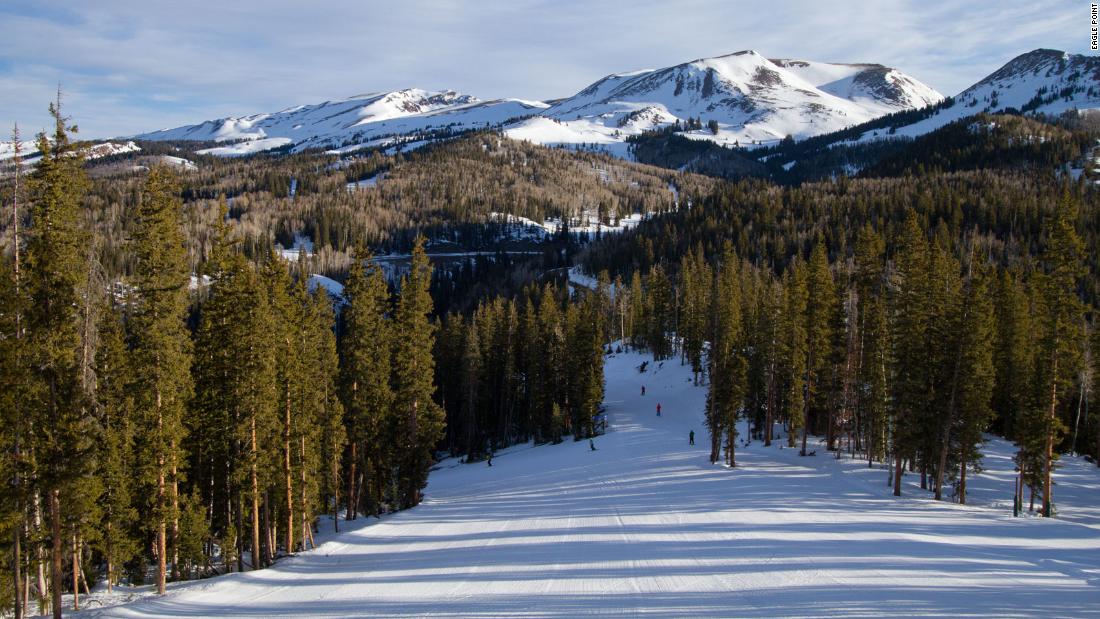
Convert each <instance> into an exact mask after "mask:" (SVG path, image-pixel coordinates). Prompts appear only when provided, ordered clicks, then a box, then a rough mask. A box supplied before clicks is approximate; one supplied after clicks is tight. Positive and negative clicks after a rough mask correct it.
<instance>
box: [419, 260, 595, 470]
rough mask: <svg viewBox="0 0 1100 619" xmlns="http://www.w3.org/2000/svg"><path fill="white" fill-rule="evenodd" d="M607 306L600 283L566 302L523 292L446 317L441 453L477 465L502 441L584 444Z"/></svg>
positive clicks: (440, 353) (440, 352) (553, 293)
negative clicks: (567, 439) (444, 428)
mask: <svg viewBox="0 0 1100 619" xmlns="http://www.w3.org/2000/svg"><path fill="white" fill-rule="evenodd" d="M610 315H611V306H610V301H609V295H608V286H607V282H606V279H605V280H604V281H603V282H602V284H601V285H600V286H599V287H598V288H597V289H596V290H594V291H590V292H587V293H582V292H578V293H576V294H574V295H573V296H572V297H571V296H570V295H569V294H568V291H567V289H566V288H563V287H559V286H556V285H552V284H545V285H544V286H543V287H542V288H537V287H535V286H534V285H531V286H528V287H527V288H526V289H525V290H524V291H523V293H522V294H521V295H520V297H519V298H518V299H516V300H512V299H507V298H505V297H502V296H498V297H495V298H492V299H488V300H486V301H483V302H482V303H480V304H479V305H478V307H477V309H476V310H475V311H473V312H472V313H471V314H470V315H468V316H462V315H460V314H450V315H448V316H446V317H445V319H444V321H443V324H442V327H441V329H440V332H439V337H438V338H437V340H436V359H437V360H438V363H437V367H436V372H437V373H436V381H437V383H438V384H439V394H440V401H441V402H442V403H443V406H444V408H445V409H446V411H447V434H446V443H445V444H446V447H447V449H448V451H450V453H451V454H454V455H459V454H463V455H465V457H466V460H467V461H468V462H473V461H478V460H481V459H484V458H485V457H488V456H491V455H492V453H493V452H494V451H495V450H497V449H501V448H504V447H507V446H509V445H513V444H516V443H524V442H527V441H530V440H534V441H535V442H536V443H545V442H552V443H558V442H561V441H562V439H563V437H564V436H566V435H572V436H573V439H574V440H581V439H583V438H590V437H592V436H593V435H594V434H596V433H597V432H599V431H601V429H600V428H598V427H597V424H598V415H599V411H600V405H601V403H602V402H603V389H604V380H603V355H604V352H605V346H606V345H607V338H608V324H609V320H610Z"/></svg>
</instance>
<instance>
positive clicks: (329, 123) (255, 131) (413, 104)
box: [136, 88, 547, 156]
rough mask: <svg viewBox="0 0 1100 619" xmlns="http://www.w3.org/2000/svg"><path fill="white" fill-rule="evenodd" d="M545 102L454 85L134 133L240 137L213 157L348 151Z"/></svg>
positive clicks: (474, 123)
mask: <svg viewBox="0 0 1100 619" xmlns="http://www.w3.org/2000/svg"><path fill="white" fill-rule="evenodd" d="M546 107H547V106H546V104H544V103H540V102H537V101H526V100H522V99H497V100H493V101H480V100H478V99H477V98H476V97H472V96H470V95H464V94H460V93H457V92H455V91H453V90H445V91H438V92H433V91H426V90H421V89H418V88H408V89H405V90H397V91H393V92H387V93H372V94H365V95H358V96H355V97H351V98H348V99H343V100H340V101H326V102H324V103H320V104H316V105H300V106H296V107H292V108H288V109H285V110H282V111H280V112H274V113H268V114H256V115H252V116H243V117H231V118H223V119H220V120H208V121H206V122H203V123H200V124H197V125H189V126H185V127H178V128H176V129H165V130H161V131H155V132H152V133H145V134H141V135H138V136H136V138H138V139H142V140H191V141H216V142H226V141H238V142H239V141H241V140H245V141H246V142H243V143H238V144H233V145H229V146H225V147H215V148H210V149H206V150H204V151H202V152H203V153H206V154H212V155H218V156H240V155H248V154H252V153H256V152H261V151H264V150H270V149H272V148H279V147H283V146H286V145H288V144H293V148H292V150H293V151H295V152H298V151H302V150H305V149H308V148H326V149H332V150H336V151H337V152H344V151H351V150H354V149H355V148H361V147H363V146H364V145H372V146H386V145H389V144H391V143H396V142H399V141H400V140H397V139H396V138H400V137H409V136H416V135H420V134H427V133H431V132H447V131H463V130H468V129H477V128H484V127H493V126H499V125H500V124H502V123H503V122H505V121H507V120H509V119H513V118H517V117H521V116H527V115H530V114H534V113H537V112H539V111H541V110H543V109H545V108H546Z"/></svg>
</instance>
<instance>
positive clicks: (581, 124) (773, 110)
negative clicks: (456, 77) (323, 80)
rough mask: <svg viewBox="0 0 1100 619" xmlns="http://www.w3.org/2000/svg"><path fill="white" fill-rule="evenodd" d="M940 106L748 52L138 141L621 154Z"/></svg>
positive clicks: (343, 106) (377, 100) (889, 77)
mask: <svg viewBox="0 0 1100 619" xmlns="http://www.w3.org/2000/svg"><path fill="white" fill-rule="evenodd" d="M941 98H942V97H941V96H940V95H939V93H937V92H936V91H934V90H932V89H931V88H929V87H927V86H925V85H924V84H921V83H920V82H918V81H916V80H914V79H913V78H910V77H908V76H906V75H904V74H902V73H901V72H899V71H896V70H894V69H890V68H888V67H884V66H882V65H872V64H830V63H822V62H811V61H801V60H797V61H796V60H777V61H773V60H769V59H768V58H766V57H765V56H763V55H762V54H760V53H759V52H757V51H756V50H752V49H747V50H741V51H737V52H733V53H729V54H725V55H722V56H714V57H710V58H700V59H697V60H693V61H690V62H686V63H681V64H677V65H673V66H670V67H666V68H663V69H647V70H642V71H633V72H627V73H617V74H612V75H608V76H607V77H604V78H602V79H600V80H597V81H596V82H594V83H592V84H591V85H590V86H588V87H587V88H585V89H583V90H581V91H580V92H578V93H577V94H575V95H573V96H572V97H567V98H564V99H560V100H556V101H554V102H553V103H552V104H544V103H539V102H529V101H522V100H517V99H497V100H493V101H481V100H479V99H478V98H476V97H474V96H471V95H466V94H462V93H459V92H457V91H454V90H449V89H447V90H423V89H419V88H404V89H400V90H393V91H389V92H380V93H370V94H365V95H357V96H355V97H351V98H349V99H344V100H338V101H328V102H325V103H321V104H317V105H304V106H298V107H294V108H289V109H286V110H283V111H281V112H275V113H272V114H256V115H252V116H244V117H236V118H224V119H220V120H214V121H207V122H205V123H202V124H199V125H192V126H188V127H180V128H178V129H172V130H166V131H160V132H155V133H150V134H145V135H141V136H138V137H140V138H143V139H160V140H214V141H240V140H251V141H253V142H254V143H253V144H251V145H249V146H248V147H242V148H232V147H225V148H219V149H217V154H245V153H250V152H256V151H257V150H262V149H263V148H272V147H275V146H287V145H290V146H291V148H292V149H294V150H302V149H305V148H328V149H333V150H337V151H339V152H346V151H349V150H353V149H355V148H362V147H364V146H379V145H386V144H391V143H393V142H411V141H421V140H424V139H431V137H432V136H433V135H438V134H440V133H444V134H447V133H450V132H453V131H460V130H466V129H473V128H482V127H487V126H504V127H505V129H506V131H507V133H508V134H509V135H512V136H514V137H518V138H522V139H530V140H532V141H535V142H539V143H547V144H561V143H593V142H595V143H601V144H607V145H611V146H609V148H610V149H611V150H613V151H614V150H615V149H616V148H618V149H620V150H622V149H625V148H626V144H625V140H626V137H627V136H629V135H634V134H638V133H641V132H643V131H647V130H651V129H657V128H661V127H667V126H669V125H676V124H677V123H679V125H680V126H681V127H686V126H687V125H691V128H690V129H687V130H686V131H685V135H688V137H692V138H698V139H707V140H713V141H716V142H719V143H728V144H736V143H741V144H749V143H767V142H773V141H778V140H780V139H782V138H783V137H785V136H787V135H793V136H795V137H807V136H810V135H817V134H819V133H826V132H830V131H835V130H837V129H841V128H844V127H847V126H849V125H853V124H858V123H860V122H863V121H866V120H869V119H871V118H876V117H878V116H881V115H882V114H887V113H890V112H894V111H898V110H901V109H908V108H911V107H921V106H924V105H927V104H929V103H933V102H936V101H939V100H940V99H941ZM532 116H534V118H529V119H527V120H513V119H520V118H521V117H532ZM539 117H541V118H539ZM689 121H691V122H690V123H689ZM700 121H701V122H702V123H708V124H709V125H710V130H703V129H701V128H700V126H699V124H700Z"/></svg>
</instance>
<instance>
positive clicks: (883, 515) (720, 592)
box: [86, 354, 1100, 617]
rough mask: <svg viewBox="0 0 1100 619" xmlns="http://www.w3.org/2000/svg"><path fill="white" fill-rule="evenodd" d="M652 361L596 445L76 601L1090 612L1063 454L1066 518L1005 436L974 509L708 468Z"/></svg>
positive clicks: (323, 607)
mask: <svg viewBox="0 0 1100 619" xmlns="http://www.w3.org/2000/svg"><path fill="white" fill-rule="evenodd" d="M645 360H646V357H643V356H641V355H636V354H619V355H616V356H613V357H610V358H609V359H608V362H607V368H606V375H607V396H606V400H605V402H606V405H607V412H608V417H609V421H610V426H611V428H610V430H609V433H608V434H607V435H605V436H601V437H597V438H596V439H595V446H596V448H597V450H596V451H592V450H591V449H590V448H589V444H588V442H587V441H581V442H576V443H574V442H567V443H564V444H562V445H557V446H539V447H534V448H532V447H531V446H530V445H521V446H517V447H514V448H512V449H509V450H506V451H502V452H499V453H498V454H497V456H496V457H495V458H494V459H493V462H494V464H493V466H492V467H488V466H486V465H485V464H483V463H482V464H471V465H465V464H460V463H459V462H457V461H455V460H447V461H444V462H443V463H441V464H440V465H439V467H437V470H435V471H434V472H433V473H432V475H431V478H430V482H429V486H428V489H427V499H426V500H425V502H424V503H423V504H422V505H420V506H419V507H417V508H415V509H412V510H409V511H406V512H402V513H398V514H394V515H392V516H389V517H386V518H383V519H381V520H373V519H361V520H359V521H358V522H356V523H348V524H349V525H350V526H348V527H347V529H346V530H347V532H344V533H341V534H340V535H337V536H332V537H329V538H328V539H330V541H328V542H327V543H324V544H323V545H321V546H320V547H319V548H318V549H317V550H315V551H312V552H307V553H302V554H299V555H298V556H295V557H292V558H288V559H283V560H282V561H280V562H279V563H278V564H277V565H276V566H275V567H273V568H270V569H267V570H263V571H260V572H254V573H246V574H234V575H229V576H224V577H220V578H215V579H211V580H205V581H199V582H192V583H180V584H175V585H170V592H169V595H167V596H165V597H163V598H159V599H155V598H151V597H150V598H145V599H142V600H139V601H137V602H134V603H132V604H130V605H126V606H117V607H114V608H107V609H100V610H91V611H88V612H87V613H86V614H87V615H90V616H103V617H148V616H156V617H183V616H191V617H194V616H225V615H247V616H298V617H337V616H339V617H351V616H385V617H404V616H432V617H457V616H462V617H575V616H579V615H589V614H592V615H620V616H621V615H627V616H635V615H645V616H653V617H699V616H739V617H754V616H761V617H763V616H767V617H773V616H798V617H805V616H858V617H871V616H875V617H879V616H943V615H952V616H996V617H1010V616H1011V617H1024V616H1028V617H1034V616H1074V617H1081V616H1100V511H1098V510H1097V509H1096V507H1095V505H1096V504H1097V497H1098V496H1100V492H1098V490H1100V474H1098V472H1097V469H1096V468H1095V467H1093V466H1092V465H1089V464H1086V463H1085V462H1084V461H1082V460H1079V459H1075V458H1074V459H1069V461H1068V462H1067V464H1066V466H1065V468H1064V469H1063V470H1062V471H1061V472H1060V473H1059V474H1058V476H1057V481H1058V490H1057V491H1056V492H1057V494H1056V495H1055V498H1056V501H1057V504H1058V508H1059V510H1060V511H1061V513H1062V517H1061V518H1060V519H1056V520H1046V519H1042V518H1035V517H1027V518H1016V519H1014V518H1012V516H1011V510H1010V503H1008V500H1009V497H1010V496H1011V492H1012V490H1011V484H1012V481H1011V464H1010V462H1011V461H1010V459H1009V458H1008V455H1009V453H1010V450H1011V446H1010V445H1007V444H1006V443H1004V442H1003V441H993V442H991V444H990V445H989V446H988V448H987V450H988V453H989V456H988V457H987V458H986V463H985V464H986V467H987V471H986V472H985V473H983V474H981V475H974V476H972V477H971V478H970V479H969V486H970V493H971V497H972V499H973V500H974V501H975V502H976V503H977V505H969V506H961V505H955V504H951V503H937V502H935V501H932V500H930V499H928V498H926V497H927V493H922V492H921V491H920V490H919V488H917V487H915V485H914V484H915V483H916V481H917V478H918V477H919V476H914V475H910V476H908V477H907V478H906V486H905V490H904V491H905V493H906V495H907V496H905V497H903V498H901V499H897V498H894V497H892V496H890V489H889V488H888V487H887V486H886V473H885V470H884V469H882V468H881V467H878V466H876V467H875V468H871V469H868V468H867V465H866V463H865V462H861V461H858V460H850V459H847V458H845V459H841V460H836V459H835V458H834V457H833V455H832V454H828V453H827V452H825V450H824V449H823V447H822V446H821V445H820V444H818V445H817V446H816V452H817V454H818V455H817V456H815V457H805V458H801V457H799V456H798V452H797V450H796V449H785V448H780V447H779V445H778V444H777V445H775V446H773V447H769V448H764V447H763V446H762V445H761V444H760V443H754V444H752V445H750V446H748V447H743V446H740V445H739V450H738V454H737V462H738V467H737V468H736V469H734V470H730V469H728V468H725V467H723V466H714V465H711V464H709V462H708V461H707V455H708V446H707V436H706V431H705V427H704V425H703V405H704V398H705V391H704V389H703V388H699V387H694V386H693V385H692V383H691V377H690V371H689V369H688V368H686V367H683V366H681V365H679V361H678V360H670V361H666V362H665V363H664V364H663V366H662V367H659V368H655V367H654V366H655V364H654V363H652V361H650V363H649V364H648V371H646V372H645V373H639V371H638V369H637V368H638V366H639V365H640V364H641V363H642V362H643V361H645ZM643 384H644V385H645V386H646V388H647V393H646V395H644V396H642V395H641V394H640V389H641V386H642V385H643ZM658 402H660V403H661V405H662V409H663V413H662V416H660V417H658V416H657V415H656V413H655V408H656V405H657V403H658ZM692 430H694V432H695V442H696V444H695V445H694V446H690V445H688V433H689V431H692ZM1006 506H1009V507H1006ZM341 526H342V527H343V526H345V525H344V524H343V523H342V524H341ZM327 531H328V529H327V525H326V533H327ZM326 537H327V536H326Z"/></svg>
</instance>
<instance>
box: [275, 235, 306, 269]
mask: <svg viewBox="0 0 1100 619" xmlns="http://www.w3.org/2000/svg"><path fill="white" fill-rule="evenodd" d="M275 252H276V253H277V254H279V256H281V257H282V258H283V260H289V261H291V262H297V261H298V258H299V257H300V256H301V254H302V253H305V255H306V257H307V258H308V257H310V256H312V255H313V239H311V238H309V236H307V235H305V234H302V233H301V232H295V233H294V243H293V244H291V246H290V247H289V248H284V247H283V246H282V245H278V244H276V246H275Z"/></svg>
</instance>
